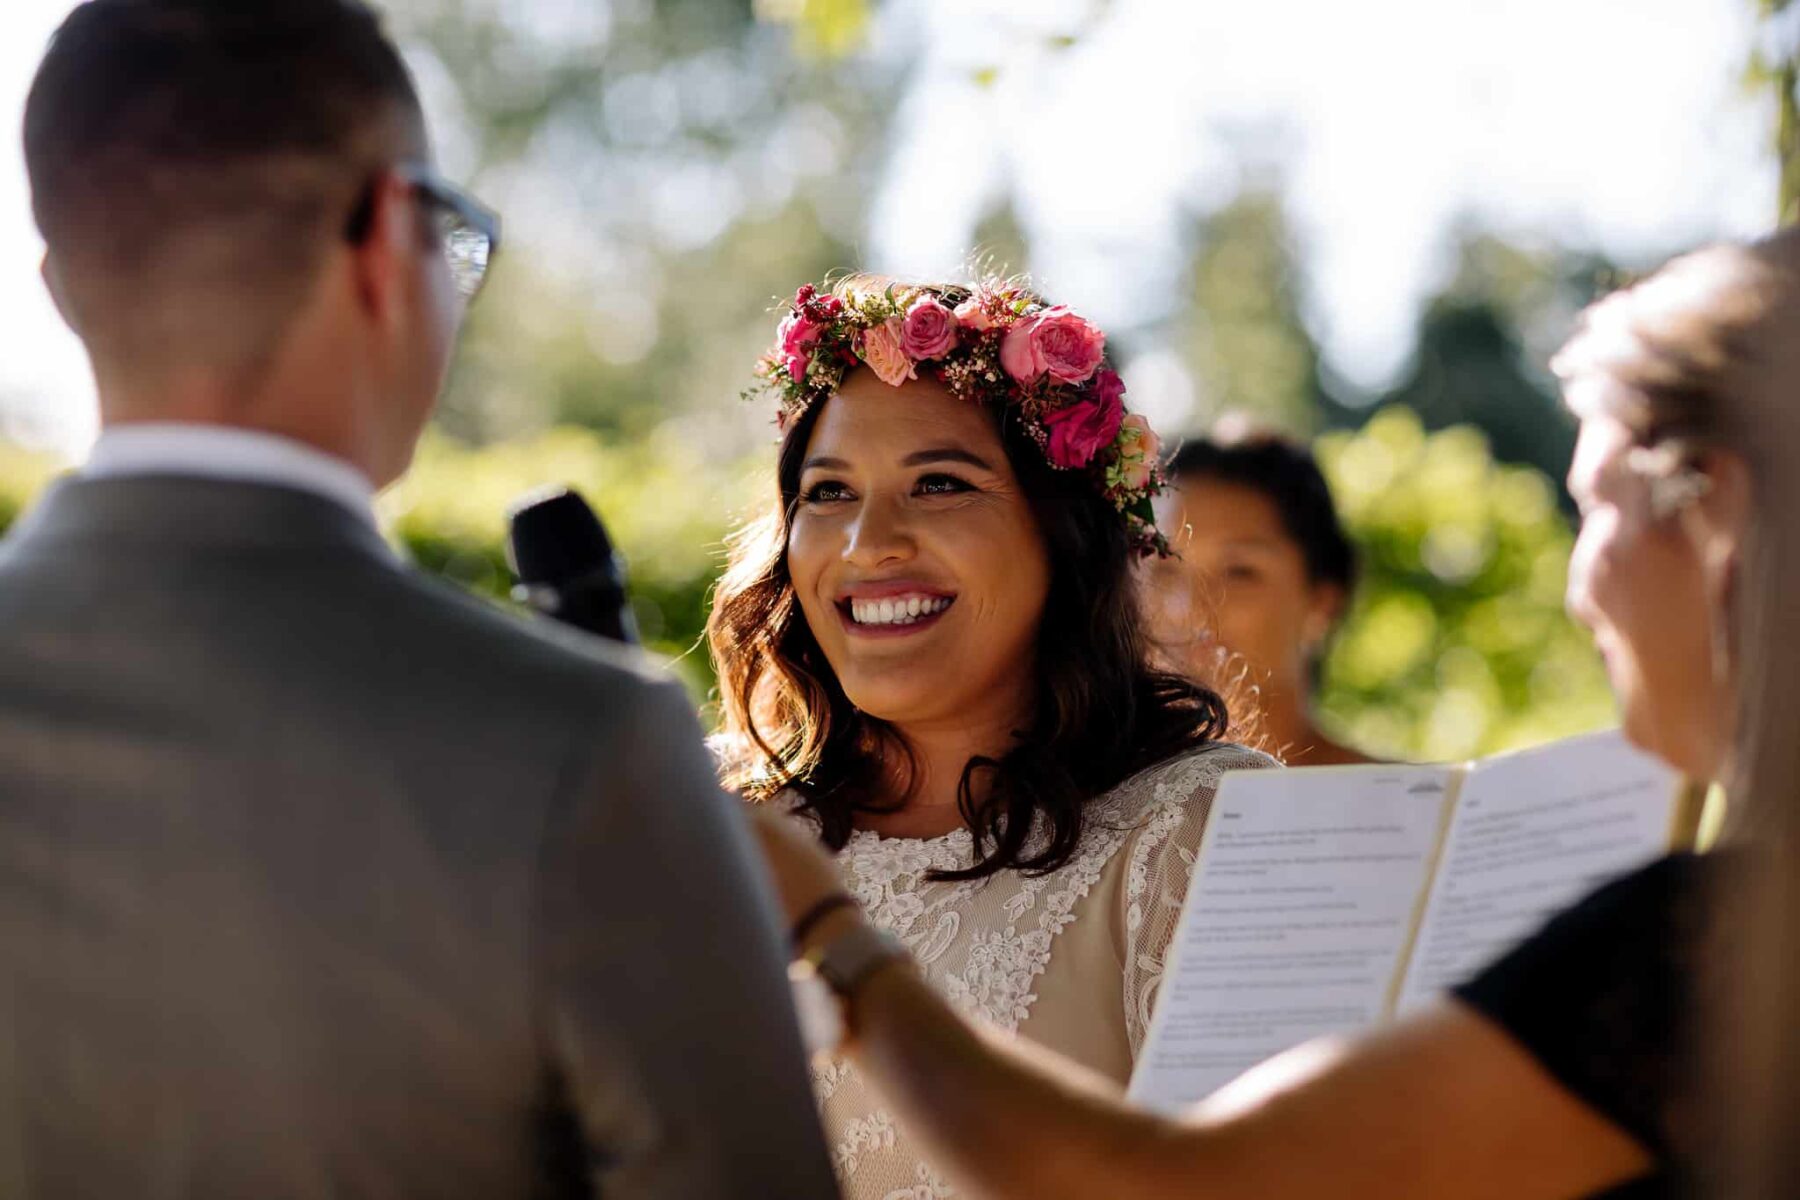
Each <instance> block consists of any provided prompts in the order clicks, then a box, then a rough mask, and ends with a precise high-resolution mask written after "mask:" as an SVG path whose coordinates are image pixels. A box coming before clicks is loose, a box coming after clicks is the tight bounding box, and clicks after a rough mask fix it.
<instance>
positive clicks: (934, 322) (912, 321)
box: [900, 296, 956, 362]
mask: <svg viewBox="0 0 1800 1200" xmlns="http://www.w3.org/2000/svg"><path fill="white" fill-rule="evenodd" d="M900 345H901V347H902V348H903V349H904V350H905V351H906V356H907V357H908V358H910V359H912V360H913V361H914V362H924V361H925V360H927V359H931V358H942V357H943V356H944V355H946V354H948V353H950V351H951V350H953V349H955V348H956V314H955V313H953V312H951V311H950V310H949V309H948V308H945V307H944V306H943V305H942V304H941V303H939V302H938V299H937V297H935V296H925V297H923V298H921V299H919V300H918V301H916V302H914V304H913V306H912V307H911V308H909V309H907V310H906V320H905V322H904V323H903V324H902V326H901V330H900Z"/></svg>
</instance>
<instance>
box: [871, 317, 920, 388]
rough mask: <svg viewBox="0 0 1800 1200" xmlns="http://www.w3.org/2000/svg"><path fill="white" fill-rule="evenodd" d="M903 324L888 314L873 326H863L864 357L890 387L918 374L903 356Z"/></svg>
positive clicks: (896, 385)
mask: <svg viewBox="0 0 1800 1200" xmlns="http://www.w3.org/2000/svg"><path fill="white" fill-rule="evenodd" d="M902 325H903V322H902V321H901V319H900V318H899V317H889V318H888V319H887V320H885V321H883V322H882V323H881V324H879V325H877V326H875V327H874V328H872V329H867V330H864V331H863V335H862V357H863V361H864V362H866V363H868V364H869V369H870V370H872V371H874V372H875V374H876V375H877V376H878V377H879V378H880V379H881V382H883V383H885V384H887V385H888V386H889V387H899V386H900V385H901V384H903V383H905V382H906V381H907V380H909V379H917V378H918V375H917V374H916V373H915V372H914V371H913V365H912V361H911V360H910V359H908V358H907V357H906V350H905V346H904V343H903V341H902V337H903V334H902Z"/></svg>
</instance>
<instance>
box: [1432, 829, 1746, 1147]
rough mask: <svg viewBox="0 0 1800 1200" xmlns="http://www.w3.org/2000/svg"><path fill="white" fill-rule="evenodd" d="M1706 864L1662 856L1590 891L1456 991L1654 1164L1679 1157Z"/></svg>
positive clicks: (1707, 895) (1712, 868)
mask: <svg viewBox="0 0 1800 1200" xmlns="http://www.w3.org/2000/svg"><path fill="white" fill-rule="evenodd" d="M1716 870H1717V866H1716V863H1715V862H1714V861H1713V860H1711V859H1703V858H1698V857H1695V856H1693V855H1677V856H1674V857H1671V858H1665V859H1662V860H1661V861H1659V862H1657V863H1654V864H1652V865H1651V866H1649V867H1647V868H1645V869H1643V870H1641V871H1639V872H1637V873H1635V874H1633V875H1628V876H1626V877H1625V878H1623V879H1621V880H1618V881H1617V882H1615V883H1612V884H1609V885H1607V886H1606V887H1603V888H1601V889H1600V890H1599V891H1597V892H1595V893H1593V894H1592V895H1591V896H1589V897H1588V898H1587V899H1586V900H1583V901H1582V902H1581V903H1580V904H1578V905H1576V906H1575V907H1574V908H1571V909H1569V910H1568V911H1566V912H1564V913H1562V914H1561V915H1559V916H1557V917H1555V918H1554V919H1552V920H1551V921H1550V922H1549V923H1548V924H1547V925H1545V926H1544V928H1543V929H1542V930H1541V931H1539V932H1538V933H1537V934H1536V935H1535V936H1533V937H1532V938H1530V939H1529V940H1527V941H1525V942H1523V943H1521V944H1520V945H1519V946H1518V947H1517V948H1516V949H1514V950H1513V951H1512V952H1510V953H1509V954H1507V955H1506V956H1505V957H1503V958H1501V959H1500V960H1499V961H1498V962H1496V963H1494V964H1493V965H1492V966H1490V967H1488V968H1487V969H1486V970H1485V971H1483V972H1482V973H1481V974H1480V975H1478V976H1477V977H1476V978H1475V979H1473V980H1471V981H1470V982H1468V983H1466V984H1463V985H1462V986H1461V987H1459V988H1457V989H1455V992H1454V994H1455V996H1456V998H1457V999H1459V1000H1461V1001H1462V1002H1463V1003H1464V1004H1467V1005H1469V1006H1470V1007H1472V1008H1474V1009H1475V1010H1476V1011H1478V1012H1480V1013H1481V1014H1482V1015H1483V1016H1485V1017H1487V1018H1488V1019H1489V1020H1491V1021H1493V1022H1494V1023H1495V1024H1496V1025H1498V1026H1500V1027H1501V1028H1502V1029H1504V1030H1505V1031H1506V1032H1507V1033H1508V1034H1510V1035H1511V1036H1512V1037H1513V1038H1514V1039H1515V1040H1516V1041H1518V1042H1519V1043H1520V1044H1521V1045H1522V1046H1523V1047H1524V1048H1525V1049H1526V1051H1527V1052H1528V1053H1530V1054H1531V1056H1532V1057H1533V1058H1535V1059H1536V1060H1537V1061H1538V1062H1539V1063H1540V1064H1541V1065H1542V1066H1543V1067H1544V1068H1545V1069H1546V1070H1547V1071H1549V1073H1550V1074H1551V1075H1552V1076H1554V1077H1555V1078H1556V1079H1557V1080H1558V1081H1559V1082H1560V1083H1562V1085H1563V1086H1564V1087H1566V1088H1568V1089H1569V1091H1571V1092H1572V1093H1574V1094H1575V1095H1576V1096H1577V1097H1579V1098H1580V1099H1581V1100H1582V1101H1583V1102H1584V1103H1586V1104H1587V1105H1588V1106H1589V1107H1591V1108H1592V1109H1594V1111H1596V1112H1598V1113H1600V1114H1601V1115H1602V1116H1604V1117H1606V1118H1607V1119H1608V1120H1610V1121H1612V1122H1613V1123H1614V1124H1615V1125H1617V1126H1619V1127H1620V1128H1621V1129H1623V1130H1625V1131H1626V1132H1627V1133H1629V1134H1631V1136H1632V1137H1634V1138H1636V1139H1637V1140H1638V1142H1639V1143H1640V1144H1642V1145H1643V1146H1644V1148H1645V1149H1646V1150H1648V1151H1649V1152H1650V1153H1651V1154H1653V1155H1654V1156H1655V1157H1656V1158H1658V1159H1659V1160H1660V1161H1662V1162H1664V1163H1665V1164H1669V1163H1671V1162H1672V1160H1676V1159H1678V1158H1679V1153H1678V1150H1677V1148H1676V1147H1677V1143H1678V1142H1680V1141H1682V1140H1684V1139H1682V1138H1680V1137H1679V1136H1678V1133H1679V1131H1678V1130H1677V1129H1676V1128H1675V1127H1674V1118H1675V1116H1676V1114H1678V1113H1680V1112H1682V1111H1684V1110H1685V1111H1689V1112H1690V1113H1691V1108H1690V1106H1689V1104H1688V1099H1689V1098H1690V1097H1691V1096H1692V1095H1693V1089H1694V1086H1695V1083H1696V1079H1695V1072H1694V1050H1695V1047H1696V1046H1697V1045H1698V1043H1697V1041H1696V1036H1697V1033H1698V1030H1697V1025H1698V1021H1699V1019H1698V1016H1697V1014H1696V1011H1695V1010H1696V1006H1697V998H1698V983H1697V980H1696V971H1697V967H1698V960H1699V955H1700V950H1701V941H1702V939H1703V937H1704V936H1705V933H1706V929H1707V914H1708V912H1709V910H1710V909H1711V896H1712V890H1713V887H1714V886H1715V884H1714V878H1713V877H1714V875H1715V873H1716Z"/></svg>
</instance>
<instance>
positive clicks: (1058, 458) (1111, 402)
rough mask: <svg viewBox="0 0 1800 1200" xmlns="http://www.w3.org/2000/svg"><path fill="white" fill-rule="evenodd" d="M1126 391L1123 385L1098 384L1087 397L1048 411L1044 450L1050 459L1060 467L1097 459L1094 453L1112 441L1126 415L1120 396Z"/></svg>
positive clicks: (1079, 465) (1045, 419) (1045, 423)
mask: <svg viewBox="0 0 1800 1200" xmlns="http://www.w3.org/2000/svg"><path fill="white" fill-rule="evenodd" d="M1107 374H1108V375H1112V372H1111V371H1108V372H1107ZM1113 378H1114V379H1115V380H1116V379H1117V378H1118V377H1117V376H1116V375H1114V376H1113ZM1124 394H1125V388H1124V386H1123V385H1119V386H1118V387H1116V388H1113V387H1096V388H1095V389H1094V391H1093V393H1092V394H1091V395H1090V396H1089V397H1088V398H1087V399H1085V400H1080V401H1077V402H1076V403H1074V404H1071V405H1069V406H1068V407H1067V408H1059V409H1057V410H1056V411H1055V412H1053V413H1049V414H1048V415H1046V416H1045V417H1044V428H1045V430H1046V431H1048V432H1049V434H1050V441H1049V444H1048V445H1046V446H1045V447H1044V452H1045V454H1047V455H1048V456H1049V458H1050V461H1051V462H1052V463H1055V464H1056V465H1057V466H1059V467H1085V466H1087V465H1088V464H1089V463H1091V462H1093V461H1094V455H1096V454H1098V453H1100V451H1102V450H1104V449H1106V447H1108V446H1110V445H1112V443H1113V439H1114V438H1116V437H1118V436H1119V426H1120V424H1121V423H1122V422H1123V421H1124V419H1125V406H1124V404H1123V403H1122V402H1121V401H1120V399H1119V398H1120V397H1121V396H1123V395H1124Z"/></svg>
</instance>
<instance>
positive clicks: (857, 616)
mask: <svg viewBox="0 0 1800 1200" xmlns="http://www.w3.org/2000/svg"><path fill="white" fill-rule="evenodd" d="M955 604H956V594H955V593H954V592H951V591H948V590H947V589H945V588H943V587H940V586H938V585H936V584H931V583H926V582H925V581H924V580H919V579H883V580H879V581H870V582H867V583H855V584H851V585H850V586H849V587H846V588H844V589H843V590H842V591H840V592H839V593H838V595H837V599H836V601H835V607H836V608H837V611H838V619H839V620H840V621H842V622H843V625H844V630H845V631H846V632H847V633H849V634H850V635H851V636H852V637H858V638H904V637H911V636H913V635H914V634H918V633H923V632H924V631H925V630H927V629H930V628H931V627H932V626H934V625H936V624H938V623H939V622H940V621H942V620H943V619H944V615H945V614H946V613H948V612H949V611H950V609H951V608H952V607H953V606H954V605H955Z"/></svg>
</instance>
